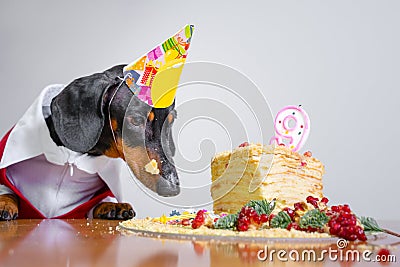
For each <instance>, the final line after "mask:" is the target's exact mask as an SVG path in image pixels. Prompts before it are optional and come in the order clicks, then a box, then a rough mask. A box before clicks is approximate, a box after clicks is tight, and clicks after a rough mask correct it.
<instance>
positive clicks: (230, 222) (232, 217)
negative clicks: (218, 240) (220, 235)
mask: <svg viewBox="0 0 400 267" xmlns="http://www.w3.org/2000/svg"><path fill="white" fill-rule="evenodd" d="M237 219H238V215H237V214H229V215H226V216H224V217H221V218H219V219H218V220H217V221H216V222H215V223H214V228H215V229H229V230H234V229H235V228H236V223H237Z"/></svg>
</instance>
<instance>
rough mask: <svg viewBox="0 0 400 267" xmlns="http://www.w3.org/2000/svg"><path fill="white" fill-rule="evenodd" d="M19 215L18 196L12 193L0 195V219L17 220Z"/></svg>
mask: <svg viewBox="0 0 400 267" xmlns="http://www.w3.org/2000/svg"><path fill="white" fill-rule="evenodd" d="M17 217H18V198H17V197H16V196H14V195H12V194H5V195H0V221H9V220H15V219H16V218H17Z"/></svg>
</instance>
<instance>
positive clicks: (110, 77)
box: [51, 65, 124, 153]
mask: <svg viewBox="0 0 400 267" xmlns="http://www.w3.org/2000/svg"><path fill="white" fill-rule="evenodd" d="M123 67H124V65H118V66H115V67H112V68H111V69H109V70H106V71H105V72H103V73H95V74H92V75H90V76H86V77H82V78H79V79H76V80H74V81H72V82H71V83H70V84H68V85H67V86H66V87H65V88H64V89H63V90H62V91H61V93H60V94H58V95H57V96H56V97H55V98H54V99H53V100H52V102H51V116H52V120H53V124H54V129H55V131H56V133H57V135H58V137H59V138H60V140H61V142H62V143H63V145H64V146H65V147H67V148H69V149H71V150H73V151H76V152H81V153H86V152H87V151H89V150H90V149H92V148H93V147H94V146H95V145H96V143H97V141H98V140H99V138H100V134H101V132H102V129H103V126H104V113H103V97H104V94H105V92H106V91H107V89H108V88H109V87H111V86H115V85H116V84H118V83H119V82H120V81H119V80H118V79H117V77H118V76H121V75H122V68H123Z"/></svg>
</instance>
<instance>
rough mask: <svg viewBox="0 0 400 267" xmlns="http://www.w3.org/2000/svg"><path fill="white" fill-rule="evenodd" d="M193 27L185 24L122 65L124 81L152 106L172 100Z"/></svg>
mask: <svg viewBox="0 0 400 267" xmlns="http://www.w3.org/2000/svg"><path fill="white" fill-rule="evenodd" d="M193 29H194V26H193V25H186V26H185V27H183V28H182V29H181V30H180V31H179V32H177V33H176V34H174V35H173V36H171V37H170V38H168V39H167V40H165V41H164V42H162V43H161V44H160V45H158V46H156V47H155V48H154V49H152V50H150V51H149V52H147V53H146V54H145V55H144V56H142V57H141V58H139V59H137V60H135V61H134V62H132V63H131V64H129V65H127V66H126V67H125V68H124V73H123V74H124V79H125V82H126V84H127V85H128V87H129V89H130V90H131V91H132V92H133V93H134V94H135V95H136V96H137V97H138V98H139V99H140V100H142V101H143V102H145V103H146V104H148V105H150V106H152V107H155V108H166V107H169V106H170V105H171V104H172V103H173V101H174V98H175V93H176V88H177V86H178V82H179V78H180V75H181V73H182V69H183V65H184V63H185V60H186V57H187V53H188V50H189V46H190V42H191V39H192V34H193Z"/></svg>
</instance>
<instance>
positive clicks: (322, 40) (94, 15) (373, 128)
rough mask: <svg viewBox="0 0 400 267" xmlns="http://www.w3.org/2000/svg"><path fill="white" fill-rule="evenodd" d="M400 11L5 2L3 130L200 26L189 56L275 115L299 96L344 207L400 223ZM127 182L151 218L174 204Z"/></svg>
mask: <svg viewBox="0 0 400 267" xmlns="http://www.w3.org/2000/svg"><path fill="white" fill-rule="evenodd" d="M89 2H91V3H89ZM399 8H400V3H399V2H398V1H367V0H364V1H247V2H244V1H237V2H235V1H197V2H196V3H195V2H194V1H159V2H156V1H140V2H139V1H136V2H134V1H112V2H111V1H62V2H57V3H56V2H55V1H24V3H22V1H1V2H0V84H1V87H0V90H1V93H2V97H1V100H0V114H1V117H0V118H1V121H0V132H1V133H5V132H6V131H7V130H8V129H9V128H10V127H11V126H12V125H13V124H14V123H15V122H16V121H17V120H18V119H19V118H20V117H21V115H22V114H23V113H24V111H25V110H26V109H27V108H28V106H29V105H30V104H31V103H32V101H33V100H34V99H35V97H36V96H37V95H38V94H39V92H40V91H41V90H42V88H44V87H45V86H46V85H48V84H51V83H68V82H70V81H71V80H73V79H74V78H77V77H80V76H83V75H87V74H91V73H93V72H97V71H102V70H104V69H106V68H108V67H110V66H112V65H115V64H118V63H129V62H130V61H132V60H133V59H136V58H137V57H139V56H141V55H142V54H143V53H144V52H146V51H148V50H149V49H150V48H152V47H153V46H154V45H156V44H158V43H159V42H161V41H162V40H164V39H165V38H166V37H168V36H169V35H170V34H172V33H174V32H176V31H177V30H178V29H179V28H180V27H181V26H183V25H185V24H186V23H192V24H194V25H195V27H196V28H195V32H194V37H193V44H192V47H191V49H190V52H189V61H212V62H218V63H221V64H225V65H228V66H231V67H233V68H235V69H237V70H239V71H241V72H242V73H244V74H245V75H247V76H248V77H249V78H250V79H252V80H253V81H254V82H255V83H256V84H257V86H258V87H259V88H260V90H261V91H262V92H263V94H264V95H265V97H266V98H267V99H268V101H269V104H270V107H271V110H272V112H273V113H274V114H275V113H276V112H277V111H278V110H279V109H280V108H281V107H283V106H285V105H288V104H294V105H297V104H302V106H303V107H304V108H305V109H306V110H307V112H308V113H309V115H310V117H311V123H312V129H311V133H310V136H309V139H308V142H307V143H306V145H305V149H310V150H312V152H313V154H314V156H316V157H317V158H319V159H320V160H321V161H322V162H323V163H324V164H325V166H326V175H325V176H324V186H325V187H324V193H325V194H326V195H327V196H328V197H329V199H330V200H331V202H332V203H349V204H350V205H351V207H352V208H353V210H355V211H356V212H357V213H358V214H360V215H368V216H374V217H375V218H377V219H397V220H398V219H400V214H399V213H398V212H397V211H398V203H399V200H400V197H399V188H400V182H399V178H400V175H399V171H398V166H399V165H398V164H399V163H398V161H399V156H398V151H399V149H400V141H399V140H397V138H398V137H399V136H400V123H399V119H398V118H397V115H396V114H399V113H398V112H399V111H398V108H399V106H400V105H399V104H398V101H399V100H400V93H399V86H400V75H399V71H400V63H399V62H400V52H399V47H400V37H399V26H400V16H399V15H398V11H399ZM197 93H198V92H197V91H196V90H191V91H190V93H189V94H192V96H193V97H196V94H197ZM178 101H179V94H178ZM266 116H270V115H269V114H267V115H266ZM193 127H195V126H194V125H193ZM247 130H248V131H249V132H250V133H251V132H252V131H253V129H247ZM199 133H200V134H199V136H198V137H199V138H200V137H201V138H204V132H202V131H201V129H199ZM201 134H203V136H201ZM217 139H218V138H217ZM182 140H184V139H182ZM181 145H182V144H181ZM234 145H237V144H234ZM197 147H198V144H195V148H196V149H197ZM205 147H207V146H205ZM182 149H184V150H190V147H188V146H187V145H186V144H185V146H184V148H182ZM203 149H204V147H203ZM217 151H218V150H217ZM207 173H208V174H207ZM207 175H209V170H208V171H207V172H206V173H205V174H204V175H203V176H204V177H203V179H209V176H207ZM181 179H182V180H183V181H184V180H185V177H184V176H183V177H181ZM123 183H124V184H125V185H126V186H125V188H126V190H125V191H126V192H125V193H126V194H125V198H126V199H127V200H130V201H132V202H134V205H135V207H136V210H137V211H138V212H139V214H140V215H142V216H145V215H159V214H160V213H162V212H165V211H166V209H167V210H169V209H170V208H169V207H167V208H166V207H163V206H162V205H161V204H159V203H158V202H156V201H154V200H153V199H151V198H149V197H148V196H147V195H145V194H144V193H142V192H141V191H140V190H139V189H138V188H137V187H136V185H135V183H133V182H132V181H131V180H130V179H128V178H127V180H126V181H123Z"/></svg>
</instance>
